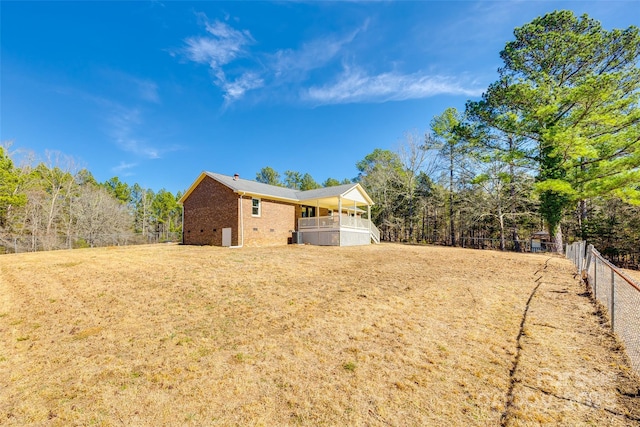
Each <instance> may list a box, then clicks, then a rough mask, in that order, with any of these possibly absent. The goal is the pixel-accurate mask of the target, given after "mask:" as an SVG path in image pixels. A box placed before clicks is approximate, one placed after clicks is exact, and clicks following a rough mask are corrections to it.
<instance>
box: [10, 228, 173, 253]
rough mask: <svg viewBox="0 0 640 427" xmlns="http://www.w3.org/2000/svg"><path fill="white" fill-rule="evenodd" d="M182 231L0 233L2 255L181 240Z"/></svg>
mask: <svg viewBox="0 0 640 427" xmlns="http://www.w3.org/2000/svg"><path fill="white" fill-rule="evenodd" d="M181 241H182V233H179V232H171V233H133V232H132V233H110V234H91V235H87V236H84V235H82V236H81V235H74V236H61V235H56V236H33V235H0V255H1V254H12V253H21V252H38V251H49V250H60V249H79V248H95V247H104V246H129V245H145V244H150V243H166V242H181Z"/></svg>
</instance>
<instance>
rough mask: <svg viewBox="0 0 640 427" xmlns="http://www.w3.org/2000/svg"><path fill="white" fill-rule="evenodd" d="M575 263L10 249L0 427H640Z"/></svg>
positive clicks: (389, 249) (618, 357)
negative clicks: (43, 426) (298, 426)
mask: <svg viewBox="0 0 640 427" xmlns="http://www.w3.org/2000/svg"><path fill="white" fill-rule="evenodd" d="M545 265H546V268H545ZM571 273H572V268H571V266H570V263H569V262H568V261H566V260H562V259H557V258H553V259H549V258H548V256H544V255H532V254H509V253H507V254H503V253H498V252H489V251H486V252H479V251H470V250H462V249H451V248H433V247H407V246H399V245H379V246H370V247H359V248H323V247H312V246H288V247H279V248H245V249H242V250H229V249H222V248H211V247H182V246H176V245H158V246H143V247H128V248H115V249H114V248H106V249H93V250H76V251H60V252H50V253H38V254H23V255H6V256H2V257H0V424H2V423H3V422H6V423H8V424H9V425H24V424H28V423H36V424H49V425H69V424H83V425H86V424H98V425H121V424H125V425H132V424H134V425H162V424H164V425H181V424H193V425H211V424H218V425H234V424H235V425H296V424H303V425H319V424H320V425H321V424H325V425H478V426H480V425H500V424H501V423H504V424H506V425H538V424H539V423H545V422H548V423H550V425H637V421H634V418H635V419H637V418H640V410H638V408H637V406H634V405H637V402H636V400H637V398H633V397H629V396H625V395H624V393H627V394H629V395H631V394H633V393H632V392H629V390H631V391H633V390H634V387H635V390H638V385H639V384H638V382H637V379H636V378H635V377H634V376H633V374H632V373H631V372H630V371H629V369H628V367H627V365H626V364H625V358H624V355H623V354H622V353H620V351H619V350H618V347H617V343H616V342H615V341H614V339H613V338H612V337H611V336H609V335H608V334H607V330H606V329H605V328H603V327H602V326H601V325H600V323H599V319H598V318H597V317H596V316H595V315H594V314H593V312H594V309H593V306H592V304H591V302H590V301H589V299H588V298H587V297H586V296H584V295H583V291H584V289H583V288H582V287H581V286H580V285H579V284H578V282H577V281H576V280H574V279H573V277H572V274H571ZM534 289H535V293H534V294H533V297H531V295H532V292H533V291H534ZM530 297H531V304H530V306H529V309H528V310H527V318H526V320H525V322H524V328H523V329H522V331H521V329H520V326H521V322H522V318H523V313H524V312H525V308H526V304H527V301H528V300H529V298H530ZM520 332H522V333H520ZM518 336H520V338H519V339H518ZM516 360H517V365H516V366H515V369H514V362H515V361H516ZM511 373H513V375H511ZM507 402H509V403H507Z"/></svg>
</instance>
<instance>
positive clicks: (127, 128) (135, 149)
mask: <svg viewBox="0 0 640 427" xmlns="http://www.w3.org/2000/svg"><path fill="white" fill-rule="evenodd" d="M109 124H110V126H111V129H110V133H111V137H112V138H113V139H114V140H115V142H116V144H117V145H118V146H119V147H120V148H121V149H123V150H124V151H128V152H130V153H133V154H135V155H138V156H141V157H145V158H147V159H157V158H159V157H160V154H161V152H160V150H159V149H157V148H154V147H152V146H150V145H148V144H147V143H146V142H145V141H144V140H141V139H140V138H138V137H136V136H135V132H134V128H136V127H139V126H140V125H141V124H142V121H141V119H140V111H139V110H138V109H126V108H119V109H117V110H116V111H114V112H113V114H112V115H111V116H110V117H109Z"/></svg>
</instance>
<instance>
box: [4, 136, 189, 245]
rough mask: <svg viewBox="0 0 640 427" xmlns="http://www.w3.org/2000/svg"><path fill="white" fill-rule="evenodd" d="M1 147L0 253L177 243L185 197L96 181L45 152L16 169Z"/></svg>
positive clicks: (66, 159)
mask: <svg viewBox="0 0 640 427" xmlns="http://www.w3.org/2000/svg"><path fill="white" fill-rule="evenodd" d="M9 147H10V145H9V144H6V145H5V146H0V250H2V251H4V252H7V251H11V252H13V251H18V252H23V251H37V250H52V249H65V248H78V247H94V246H105V245H118V244H129V243H143V242H148V241H162V240H171V239H175V238H176V237H177V235H178V234H179V233H180V231H181V228H182V224H181V223H182V210H181V207H180V206H179V204H178V200H179V198H180V197H181V194H180V193H178V194H176V195H173V194H172V193H171V192H169V191H167V190H165V189H162V190H160V191H158V192H154V191H153V190H150V189H147V188H144V187H142V186H140V185H139V184H137V183H136V184H134V185H132V186H130V185H128V184H127V183H125V182H122V181H120V179H119V178H118V177H113V178H111V179H109V180H107V181H105V182H102V183H101V182H97V181H96V180H95V178H94V177H93V175H92V174H91V172H89V171H88V170H87V169H78V168H77V167H76V165H75V163H74V161H73V159H72V158H70V157H68V156H65V155H63V154H60V153H47V154H46V159H45V160H43V161H38V162H36V161H33V160H32V159H27V160H26V161H24V165H21V166H16V164H15V161H14V159H13V158H12V157H13V156H12V155H11V153H10V151H9Z"/></svg>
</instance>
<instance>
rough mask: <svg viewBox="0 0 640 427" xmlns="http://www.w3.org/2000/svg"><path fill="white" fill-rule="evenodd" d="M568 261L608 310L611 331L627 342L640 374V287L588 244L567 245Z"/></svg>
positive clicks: (633, 361) (632, 361)
mask: <svg viewBox="0 0 640 427" xmlns="http://www.w3.org/2000/svg"><path fill="white" fill-rule="evenodd" d="M566 257H567V258H568V259H570V260H571V261H573V263H574V265H575V266H576V268H577V269H578V272H580V273H581V274H582V278H583V279H584V280H585V281H586V282H587V284H588V285H589V287H590V288H591V292H592V293H593V295H594V297H595V298H596V299H597V300H598V301H600V302H601V303H602V305H603V306H604V307H605V308H606V309H607V312H608V314H609V319H610V321H611V329H612V330H613V332H615V333H616V334H617V335H618V337H620V339H621V340H622V341H623V342H624V345H625V347H626V350H627V355H628V356H629V359H631V366H632V367H633V369H634V370H635V371H636V372H637V373H639V374H640V284H638V283H636V282H635V281H634V280H633V279H631V278H630V277H628V276H627V275H625V274H624V272H623V271H622V270H621V269H619V268H618V267H616V266H615V265H613V264H612V263H611V262H609V261H607V260H606V259H605V258H604V257H603V256H602V255H601V254H600V252H598V251H597V250H596V249H595V248H594V247H593V245H588V246H587V245H586V243H585V242H576V243H574V244H572V245H567V250H566Z"/></svg>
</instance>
